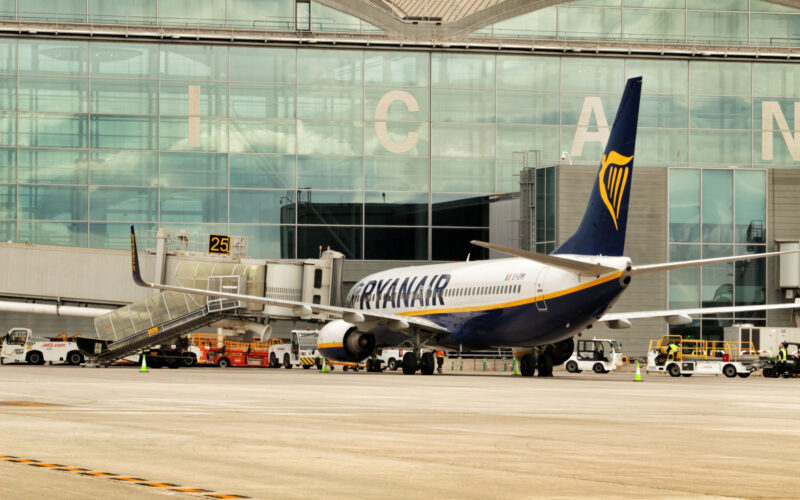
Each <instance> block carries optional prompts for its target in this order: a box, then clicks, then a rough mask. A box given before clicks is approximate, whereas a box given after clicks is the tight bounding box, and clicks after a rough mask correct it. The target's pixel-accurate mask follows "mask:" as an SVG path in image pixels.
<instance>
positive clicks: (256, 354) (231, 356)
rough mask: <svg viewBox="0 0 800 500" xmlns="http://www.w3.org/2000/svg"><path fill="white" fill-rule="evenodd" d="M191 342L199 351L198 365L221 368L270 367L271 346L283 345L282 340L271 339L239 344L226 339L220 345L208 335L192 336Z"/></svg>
mask: <svg viewBox="0 0 800 500" xmlns="http://www.w3.org/2000/svg"><path fill="white" fill-rule="evenodd" d="M190 340H191V342H192V344H194V346H195V347H196V349H197V350H199V354H198V357H197V364H199V365H214V366H219V367H220V368H227V367H229V366H259V367H262V368H266V367H269V348H270V346H272V345H274V344H281V343H283V341H282V340H280V339H270V340H269V341H267V342H239V341H236V340H227V339H226V340H224V341H223V342H222V345H220V344H219V340H218V337H217V336H216V335H207V334H206V335H204V334H194V335H191V336H190ZM195 352H197V351H195Z"/></svg>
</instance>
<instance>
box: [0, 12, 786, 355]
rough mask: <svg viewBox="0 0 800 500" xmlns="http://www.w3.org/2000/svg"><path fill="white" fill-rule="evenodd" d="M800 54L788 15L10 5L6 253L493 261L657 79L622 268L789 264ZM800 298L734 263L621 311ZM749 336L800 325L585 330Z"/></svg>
mask: <svg viewBox="0 0 800 500" xmlns="http://www.w3.org/2000/svg"><path fill="white" fill-rule="evenodd" d="M798 61H800V1H792V0H774V1H768V0H724V1H717V2H708V1H700V0H660V1H659V0H577V1H572V2H559V1H555V0H539V1H527V2H524V1H515V0H483V1H478V0H459V1H443V0H431V1H430V2H421V1H416V0H320V1H308V0H170V1H166V0H137V1H135V2H118V1H111V0H68V1H66V0H59V1H55V0H16V1H7V0H6V1H0V80H1V81H2V85H0V239H1V240H2V241H8V242H12V243H31V244H35V245H54V246H63V247H72V248H80V249H84V250H85V251H86V252H87V253H89V254H91V252H97V251H100V250H101V249H118V250H125V249H127V247H128V245H129V241H130V240H129V235H128V232H129V227H130V225H131V224H133V225H134V226H136V229H137V232H138V233H140V234H145V233H147V232H148V231H153V230H156V229H157V228H166V229H168V230H170V231H179V230H185V231H188V232H189V233H196V234H207V233H218V234H230V235H239V236H246V237H247V238H248V254H249V256H250V257H253V258H308V257H317V255H318V253H319V248H320V246H321V245H322V246H330V247H331V248H333V249H335V250H338V251H340V252H342V253H344V254H345V255H346V257H347V259H348V264H347V265H348V272H349V276H350V277H351V279H352V280H353V281H355V280H356V279H357V278H360V277H361V276H363V275H364V274H366V273H368V272H370V271H373V270H376V269H380V268H386V267H390V266H395V265H408V264H412V263H415V262H417V263H423V262H429V261H442V260H465V259H467V258H468V257H469V258H470V259H473V260H474V259H476V258H477V259H480V258H488V257H489V255H488V253H486V252H485V251H484V250H483V249H481V248H478V247H475V246H472V245H470V244H469V241H470V240H473V239H478V240H487V241H488V240H490V239H491V240H493V241H495V242H496V243H499V244H502V245H507V246H520V247H522V248H528V249H531V250H536V251H540V252H548V251H551V250H552V249H553V248H555V246H557V245H558V244H559V243H560V242H563V241H564V240H565V239H566V237H568V236H569V234H571V232H572V231H573V230H574V229H575V228H576V227H577V224H578V222H579V220H580V217H581V216H582V214H583V210H584V208H585V202H586V199H587V197H588V192H589V188H590V186H591V184H592V182H593V181H594V177H595V173H596V169H597V166H598V163H599V160H600V156H601V154H602V150H603V147H604V145H605V141H606V140H607V138H608V129H609V125H610V123H611V122H612V121H613V118H614V113H615V112H616V107H617V104H618V102H619V99H620V96H621V93H622V89H623V87H624V83H625V80H626V78H628V77H631V76H638V75H642V76H643V77H644V80H643V95H642V102H641V111H640V116H639V130H638V140H637V147H636V159H635V163H636V172H635V175H634V178H633V183H632V191H631V217H630V219H629V227H628V243H627V254H628V255H629V256H631V257H632V258H633V259H634V262H635V263H639V264H646V263H655V262H664V261H668V260H672V261H676V260H688V259H699V258H710V257H720V256H726V255H732V254H747V253H760V252H764V251H769V250H777V249H778V243H780V242H784V241H798V240H800V217H798V213H800V196H799V195H800V169H798V167H799V166H800V64H798ZM523 169H528V170H527V171H526V172H527V173H526V174H523V175H522V176H521V175H520V171H522V170H523ZM531 169H534V170H531ZM531 172H532V173H531ZM521 180H522V181H523V190H526V189H532V190H533V191H532V192H530V193H528V196H523V197H522V199H524V200H528V202H527V203H524V204H523V206H522V207H520V204H519V198H518V196H517V195H516V194H515V193H519V191H520V181H521ZM492 257H494V255H493V256H492ZM43 265H44V263H43ZM123 271H127V270H123ZM122 276H125V277H126V278H127V274H125V273H123V274H122ZM56 279H58V278H56ZM787 283H788V285H787ZM787 283H784V282H783V281H782V276H779V271H778V268H777V262H776V261H774V260H770V261H767V262H764V261H744V262H743V263H735V264H734V263H729V264H719V265H714V266H705V267H704V268H702V270H697V269H689V270H685V271H684V270H680V271H673V272H670V273H669V274H667V273H664V274H663V275H648V276H646V277H643V278H642V279H641V280H639V281H638V282H635V283H634V284H633V285H632V291H629V292H628V294H626V295H625V296H624V298H623V300H622V301H621V302H620V304H619V306H618V307H619V308H620V310H639V309H642V310H653V309H667V308H684V307H699V306H703V307H705V306H712V305H713V306H725V305H746V304H763V303H775V302H781V301H785V300H791V299H793V298H794V297H795V295H796V286H797V285H795V288H793V287H792V286H791V283H789V282H787ZM783 285H786V286H783ZM120 286H128V283H127V282H125V283H120ZM12 292H13V291H12ZM11 295H13V293H12V294H11ZM61 295H63V296H68V297H69V296H70V293H69V291H68V290H67V289H65V291H64V293H63V294H61ZM41 298H42V299H45V300H46V299H48V298H52V297H45V296H42V297H41ZM73 298H75V299H80V300H81V301H83V302H86V303H92V302H94V301H95V300H93V298H92V297H73ZM94 299H96V302H103V301H104V300H102V299H103V297H96V298H94ZM111 302H113V300H111ZM736 321H747V322H756V323H761V324H764V323H766V322H769V323H770V324H774V325H780V326H787V325H788V324H789V322H790V321H792V318H791V315H790V314H789V313H785V312H783V313H775V314H772V313H770V314H769V316H767V315H766V314H765V313H748V314H746V315H743V316H741V317H738V316H736V317H735V316H733V315H731V316H726V317H721V318H714V319H705V320H703V321H695V322H694V323H693V324H692V325H689V326H680V327H670V326H669V325H667V324H666V323H664V322H663V321H662V320H652V321H651V320H648V321H643V322H641V323H635V324H634V326H633V328H632V329H630V330H626V331H623V332H611V331H607V330H606V328H605V327H598V328H597V329H595V330H593V332H592V334H593V335H595V334H596V335H598V336H599V335H603V336H605V335H613V336H615V337H616V338H618V339H620V340H622V342H623V344H626V339H629V341H627V343H628V344H629V345H631V346H635V347H636V349H637V350H640V348H641V349H643V348H644V347H646V346H647V339H649V338H655V337H659V336H661V335H662V334H665V333H667V332H668V331H669V330H670V328H672V330H673V331H675V332H679V333H683V334H690V335H692V336H693V337H695V338H698V337H701V338H707V339H715V338H719V337H720V336H721V328H722V327H724V326H727V325H730V324H732V323H733V322H736ZM6 326H7V327H10V326H17V325H6ZM4 328H6V327H4Z"/></svg>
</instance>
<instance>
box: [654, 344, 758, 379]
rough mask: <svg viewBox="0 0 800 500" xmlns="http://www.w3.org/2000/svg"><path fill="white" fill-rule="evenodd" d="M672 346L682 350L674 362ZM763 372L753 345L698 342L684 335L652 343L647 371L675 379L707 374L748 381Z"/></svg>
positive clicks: (676, 355) (679, 350)
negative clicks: (670, 352)
mask: <svg viewBox="0 0 800 500" xmlns="http://www.w3.org/2000/svg"><path fill="white" fill-rule="evenodd" d="M670 344H676V345H677V346H678V352H677V353H676V354H675V356H674V358H673V357H672V356H669V355H668V354H667V353H668V352H669V346H670ZM759 368H761V362H760V361H759V359H758V353H757V352H756V350H755V347H753V344H752V343H751V342H733V341H731V342H726V341H724V340H694V339H684V338H683V337H682V336H680V335H664V336H663V337H661V338H660V339H656V340H651V341H650V347H649V349H648V351H647V369H648V370H649V371H653V372H660V373H669V374H670V375H671V376H673V377H680V376H684V377H691V376H692V375H694V374H706V375H725V376H726V377H730V378H732V377H736V376H737V375H738V376H739V377H741V378H747V377H749V376H750V374H751V373H752V372H754V371H756V370H758V369H759Z"/></svg>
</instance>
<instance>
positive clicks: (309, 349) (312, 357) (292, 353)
mask: <svg viewBox="0 0 800 500" xmlns="http://www.w3.org/2000/svg"><path fill="white" fill-rule="evenodd" d="M317 337H319V330H292V338H291V341H290V342H289V343H288V344H275V345H273V346H271V347H270V348H269V365H270V366H271V367H273V368H278V367H279V366H283V367H284V368H288V369H291V368H293V367H295V366H302V367H303V368H304V369H306V370H308V369H310V368H311V367H312V366H316V367H317V369H321V368H322V355H321V354H320V353H319V351H318V350H317Z"/></svg>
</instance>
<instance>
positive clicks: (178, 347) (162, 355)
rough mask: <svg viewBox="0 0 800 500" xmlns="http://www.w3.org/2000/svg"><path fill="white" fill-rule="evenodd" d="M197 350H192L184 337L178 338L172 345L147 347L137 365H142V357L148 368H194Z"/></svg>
mask: <svg viewBox="0 0 800 500" xmlns="http://www.w3.org/2000/svg"><path fill="white" fill-rule="evenodd" d="M199 354H200V353H199V350H196V349H194V348H193V346H192V345H191V344H190V343H189V339H188V338H187V337H186V336H181V337H178V338H177V339H176V340H175V343H174V344H170V345H164V344H161V345H157V346H153V347H148V348H146V349H145V350H143V351H142V353H141V354H140V356H139V365H141V363H142V356H145V357H146V359H147V366H148V367H150V368H163V367H165V366H166V367H168V368H173V369H174V368H180V367H182V366H194V365H195V364H196V363H197V359H198V355H199Z"/></svg>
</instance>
